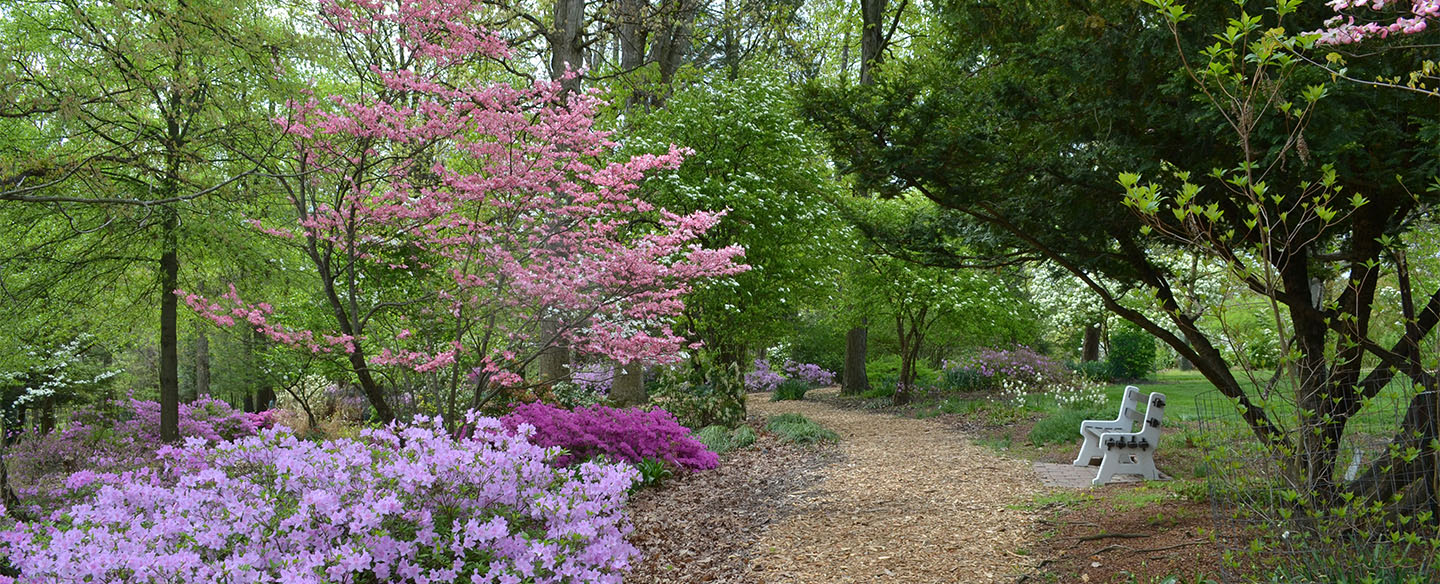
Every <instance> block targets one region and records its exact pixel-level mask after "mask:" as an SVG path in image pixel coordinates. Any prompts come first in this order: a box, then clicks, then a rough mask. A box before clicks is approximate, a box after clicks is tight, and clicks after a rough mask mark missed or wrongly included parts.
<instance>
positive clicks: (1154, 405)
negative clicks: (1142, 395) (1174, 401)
mask: <svg viewBox="0 0 1440 584" xmlns="http://www.w3.org/2000/svg"><path fill="white" fill-rule="evenodd" d="M1164 423H1165V394H1163V393H1160V392H1158V391H1156V392H1153V393H1151V394H1150V398H1149V400H1148V401H1147V402H1146V404H1145V420H1144V421H1143V422H1142V423H1141V426H1140V432H1139V434H1140V436H1142V437H1145V438H1149V439H1150V445H1151V447H1152V448H1153V447H1154V446H1155V445H1156V444H1158V443H1159V440H1160V426H1161V425H1163V424H1164Z"/></svg>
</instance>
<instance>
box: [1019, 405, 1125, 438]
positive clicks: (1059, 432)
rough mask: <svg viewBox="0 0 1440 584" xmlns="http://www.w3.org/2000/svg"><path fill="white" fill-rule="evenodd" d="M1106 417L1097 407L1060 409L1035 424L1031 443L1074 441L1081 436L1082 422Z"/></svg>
mask: <svg viewBox="0 0 1440 584" xmlns="http://www.w3.org/2000/svg"><path fill="white" fill-rule="evenodd" d="M1110 416H1114V414H1113V413H1112V414H1110ZM1105 417H1106V414H1105V413H1104V412H1102V411H1100V410H1097V409H1091V410H1070V409H1065V410H1060V411H1058V412H1055V413H1054V414H1051V415H1049V416H1047V417H1045V418H1042V419H1041V420H1040V421H1038V422H1035V426H1034V427H1033V428H1031V429H1030V443H1031V444H1034V445H1036V446H1044V445H1046V444H1050V443H1052V442H1074V441H1076V440H1078V439H1079V438H1080V423H1081V422H1084V421H1085V420H1098V419H1103V418H1105Z"/></svg>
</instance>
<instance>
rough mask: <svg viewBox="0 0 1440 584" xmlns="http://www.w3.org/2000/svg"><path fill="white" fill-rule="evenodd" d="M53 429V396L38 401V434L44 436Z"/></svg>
mask: <svg viewBox="0 0 1440 584" xmlns="http://www.w3.org/2000/svg"><path fill="white" fill-rule="evenodd" d="M54 429H55V396H53V395H52V396H50V397H47V398H45V399H44V400H41V402H40V435H41V436H45V435H47V434H49V433H50V432H51V431H53V430H54Z"/></svg>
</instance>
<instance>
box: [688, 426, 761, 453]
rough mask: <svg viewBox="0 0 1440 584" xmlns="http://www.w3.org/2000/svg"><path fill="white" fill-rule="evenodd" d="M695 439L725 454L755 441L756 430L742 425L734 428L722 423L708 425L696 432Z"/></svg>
mask: <svg viewBox="0 0 1440 584" xmlns="http://www.w3.org/2000/svg"><path fill="white" fill-rule="evenodd" d="M695 439H696V440H699V441H700V443H701V444H704V445H705V448H707V449H709V450H710V451H711V452H714V453H715V454H725V453H726V452H730V451H732V450H738V449H741V448H745V447H746V446H749V445H751V444H754V443H755V430H753V429H751V428H750V427H749V426H740V427H739V428H736V429H734V430H731V429H729V428H726V427H725V426H721V425H718V424H717V425H714V426H706V427H704V428H702V429H701V430H700V431H699V432H696V433H695Z"/></svg>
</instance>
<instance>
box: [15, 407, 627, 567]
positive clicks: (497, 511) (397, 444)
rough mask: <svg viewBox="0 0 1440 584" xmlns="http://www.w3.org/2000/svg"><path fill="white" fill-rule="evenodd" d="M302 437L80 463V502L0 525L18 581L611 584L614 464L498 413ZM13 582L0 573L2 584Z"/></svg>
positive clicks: (617, 486)
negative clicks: (93, 466)
mask: <svg viewBox="0 0 1440 584" xmlns="http://www.w3.org/2000/svg"><path fill="white" fill-rule="evenodd" d="M467 422H468V426H469V427H470V428H473V429H474V431H473V434H472V436H471V438H470V439H462V440H455V439H453V438H451V437H450V436H449V435H448V434H447V433H446V432H445V430H444V427H443V425H442V424H441V423H440V421H439V420H438V419H421V420H419V421H418V422H416V423H414V424H412V425H396V426H392V427H389V428H385V429H372V430H365V431H363V432H362V434H361V437H360V438H359V439H355V440H349V439H342V440H332V441H327V442H323V443H317V442H311V441H304V440H299V439H297V438H295V437H294V436H291V435H289V434H288V433H285V432H282V431H279V430H266V431H263V432H261V433H260V434H259V435H257V436H249V437H244V438H240V439H237V440H233V441H223V442H219V443H218V444H214V445H210V444H208V443H207V442H206V441H205V440H204V439H201V438H191V439H187V440H186V442H185V444H184V445H183V446H180V447H165V448H162V449H161V450H160V451H159V454H160V457H161V461H162V462H163V465H161V466H159V467H157V468H143V469H140V470H137V471H133V472H128V473H121V474H116V475H106V476H96V475H95V474H94V473H90V474H89V475H86V476H80V477H78V478H77V479H76V480H77V481H84V482H91V483H93V486H92V489H93V495H92V496H91V497H89V498H88V499H87V500H86V501H85V502H83V503H81V504H77V505H73V506H71V507H69V508H66V509H62V510H60V511H58V512H56V513H54V514H52V515H51V516H50V517H49V519H48V520H46V521H39V522H33V523H16V524H12V525H9V526H8V527H7V529H6V530H5V531H4V532H0V557H3V558H7V560H5V561H7V562H8V563H9V564H10V567H11V568H13V569H17V570H18V571H19V573H20V577H19V578H18V581H19V582H84V581H91V582H177V583H198V582H287V583H288V582H297V583H298V582H307V583H317V584H319V583H341V582H376V581H380V582H396V583H422V582H467V583H468V582H487V583H498V582H507V583H508V582H522V581H523V582H535V583H552V582H553V583H558V582H602V583H604V582H617V583H618V582H620V581H621V574H622V573H623V572H624V570H626V569H627V567H628V566H629V564H630V562H631V560H632V559H633V558H634V557H635V556H636V555H637V551H636V549H635V548H634V547H632V546H631V545H630V544H628V543H627V542H626V541H625V540H624V536H625V534H626V532H627V531H628V530H629V527H628V525H627V524H626V523H625V520H624V516H623V514H622V512H621V511H622V508H623V505H624V503H625V492H626V489H628V488H629V487H630V485H631V484H632V483H633V481H634V480H635V478H636V473H635V471H634V469H632V468H630V467H628V466H624V465H610V464H599V463H594V462H587V463H583V464H580V465H578V466H575V467H572V468H563V469H561V468H555V467H553V466H551V465H550V464H549V462H550V459H549V458H548V456H549V454H552V453H550V452H547V450H546V449H545V448H544V447H541V446H538V445H536V444H532V443H531V442H529V441H528V440H527V439H526V437H527V436H526V435H527V433H528V432H529V431H530V430H531V428H530V427H529V426H528V425H522V426H520V427H519V428H518V432H515V431H509V430H507V429H506V428H505V427H504V426H502V424H501V423H500V422H499V421H498V420H495V419H493V418H480V417H478V416H476V415H473V414H472V415H471V416H469V417H468V418H467ZM14 581H16V580H15V579H13V578H9V577H0V583H8V582H14Z"/></svg>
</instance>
